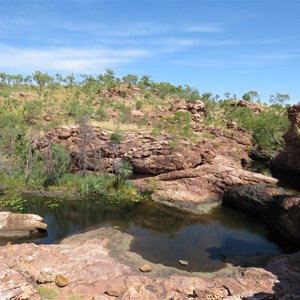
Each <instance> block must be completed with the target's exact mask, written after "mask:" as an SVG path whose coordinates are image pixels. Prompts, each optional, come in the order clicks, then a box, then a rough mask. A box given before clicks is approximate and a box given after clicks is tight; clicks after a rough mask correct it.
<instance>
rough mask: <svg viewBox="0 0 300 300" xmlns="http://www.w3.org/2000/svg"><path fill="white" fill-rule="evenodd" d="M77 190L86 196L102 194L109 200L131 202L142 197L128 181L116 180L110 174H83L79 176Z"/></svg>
mask: <svg viewBox="0 0 300 300" xmlns="http://www.w3.org/2000/svg"><path fill="white" fill-rule="evenodd" d="M78 192H79V193H80V194H81V195H86V196H93V195H94V196H103V197H105V198H106V199H107V200H109V201H110V202H131V201H140V200H141V199H142V197H141V195H140V194H139V193H138V191H137V190H136V188H135V187H134V186H133V185H132V183H131V182H130V181H127V180H122V181H118V179H116V177H115V176H114V175H112V174H105V175H103V176H97V175H91V174H88V175H85V176H84V177H82V178H81V183H80V185H79V189H78Z"/></svg>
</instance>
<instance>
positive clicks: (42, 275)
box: [0, 230, 300, 300]
mask: <svg viewBox="0 0 300 300" xmlns="http://www.w3.org/2000/svg"><path fill="white" fill-rule="evenodd" d="M88 234H89V236H91V233H90V232H89V233H88ZM94 235H97V236H98V237H99V231H98V230H95V233H94ZM120 241H123V240H120ZM109 243H110V242H109V240H107V239H100V240H99V239H96V240H95V239H94V240H86V238H85V234H81V235H79V236H78V238H76V237H72V238H71V239H70V240H69V241H66V243H64V244H60V245H39V246H37V245H34V244H23V245H10V246H7V247H0V261H1V269H0V279H1V280H0V298H1V299H40V297H39V296H38V294H37V292H36V289H37V286H38V285H42V286H43V287H48V288H51V289H52V290H53V289H55V290H56V291H57V293H58V299H68V297H70V296H71V295H76V296H77V297H80V296H81V297H83V298H84V299H87V300H89V299H94V300H97V299H99V300H100V299H112V297H119V299H149V300H151V299H153V300H154V299H155V300H156V299H201V300H202V299H203V300H208V299H210V300H211V299H218V300H219V299H220V300H222V299H224V300H225V299H227V300H230V299H231V300H233V299H248V298H249V299H256V298H255V297H256V296H257V297H258V296H259V297H260V298H257V299H271V297H273V298H274V299H281V298H280V297H283V296H285V297H290V298H287V299H297V298H296V297H299V296H300V291H299V285H297V282H298V283H299V279H300V278H299V276H300V272H299V267H300V266H299V261H300V252H298V253H295V254H293V255H289V256H285V255H282V256H277V257H273V258H272V259H271V260H270V262H269V263H268V264H267V267H266V268H265V269H262V268H254V267H249V268H246V269H245V268H241V267H238V266H237V267H232V266H231V267H230V266H229V267H228V270H227V271H226V272H223V273H222V274H214V275H213V276H212V277H211V278H209V277H208V276H207V275H204V274H198V273H194V274H188V273H186V272H184V271H179V270H178V271H176V269H172V268H167V267H164V266H161V265H154V264H151V263H149V264H150V265H152V268H153V272H150V273H141V272H140V271H139V269H138V268H139V262H138V263H137V262H136V261H132V262H131V263H130V265H131V266H129V264H124V262H123V261H121V260H120V258H121V257H122V255H115V254H113V252H112V251H109V250H108V247H109ZM121 243H122V242H121ZM58 275H60V276H63V277H64V278H65V279H66V280H67V281H68V284H67V285H66V286H65V287H58V286H56V285H55V278H57V276H58ZM262 296H264V298H263V297H262ZM252 297H253V298H252ZM293 297H294V298H293Z"/></svg>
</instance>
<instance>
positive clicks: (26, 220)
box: [0, 212, 47, 237]
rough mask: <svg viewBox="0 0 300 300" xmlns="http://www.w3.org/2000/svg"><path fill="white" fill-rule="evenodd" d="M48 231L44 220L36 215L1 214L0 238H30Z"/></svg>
mask: <svg viewBox="0 0 300 300" xmlns="http://www.w3.org/2000/svg"><path fill="white" fill-rule="evenodd" d="M37 231H39V232H45V231H47V224H46V223H44V222H43V218H42V217H40V216H38V215H34V214H17V213H11V212H0V237H14V236H18V237H21V236H28V235H31V234H34V233H35V232H37Z"/></svg>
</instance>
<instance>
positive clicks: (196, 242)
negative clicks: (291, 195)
mask: <svg viewBox="0 0 300 300" xmlns="http://www.w3.org/2000/svg"><path fill="white" fill-rule="evenodd" d="M24 207H25V211H24V212H30V213H36V214H39V215H41V216H42V217H43V218H44V221H45V222H46V223H47V224H48V228H49V231H48V234H47V235H40V236H35V237H34V238H32V239H23V240H20V239H19V240H15V241H13V242H18V243H20V242H35V243H37V244H51V243H57V242H59V240H61V239H63V238H65V237H67V236H70V235H72V234H75V233H79V232H81V231H83V230H87V229H88V228H91V227H93V229H95V228H97V227H104V226H118V227H119V228H120V229H121V230H122V231H123V232H126V233H128V234H131V235H132V236H133V237H134V239H133V242H132V243H131V251H134V252H137V253H139V254H140V255H141V256H143V257H144V258H145V259H147V260H149V261H151V262H154V263H161V264H164V265H166V266H174V267H177V268H181V269H186V270H188V271H202V272H211V271H216V270H218V269H221V268H223V267H224V266H225V264H224V260H225V259H228V257H234V256H244V257H245V258H246V260H247V258H250V257H255V256H257V255H258V254H260V255H261V254H277V253H288V252H292V251H294V250H296V249H295V246H294V245H292V244H291V243H290V242H289V241H288V240H286V239H285V238H283V237H282V236H281V235H279V233H278V231H277V230H276V231H275V232H274V231H272V229H271V228H270V227H269V226H268V224H266V223H265V222H264V221H263V220H261V219H260V218H258V217H256V216H254V215H252V214H248V213H244V212H242V211H239V210H236V209H233V208H230V207H226V206H219V207H216V208H214V209H212V210H211V212H210V213H208V214H203V215H201V216H191V215H190V214H186V213H183V212H181V211H178V210H174V209H170V208H168V207H165V206H163V205H159V204H156V203H153V202H151V201H147V202H145V203H139V204H136V203H134V204H130V205H129V204H128V205H123V206H117V205H111V204H108V203H103V201H96V200H84V201H83V200H77V201H70V200H69V201H61V200H56V201H53V200H51V201H50V200H49V201H47V200H46V201H45V199H31V200H28V201H27V202H26V203H25V205H24ZM5 243H7V240H2V241H1V240H0V244H5ZM178 260H186V261H188V266H180V265H179V263H178Z"/></svg>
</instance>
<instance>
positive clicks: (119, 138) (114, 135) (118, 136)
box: [110, 132, 122, 145]
mask: <svg viewBox="0 0 300 300" xmlns="http://www.w3.org/2000/svg"><path fill="white" fill-rule="evenodd" d="M110 140H111V141H112V142H113V143H114V144H116V145H119V144H120V143H121V142H122V135H121V133H119V132H113V133H112V134H111V136H110Z"/></svg>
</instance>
